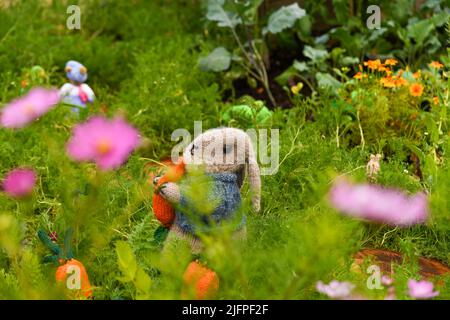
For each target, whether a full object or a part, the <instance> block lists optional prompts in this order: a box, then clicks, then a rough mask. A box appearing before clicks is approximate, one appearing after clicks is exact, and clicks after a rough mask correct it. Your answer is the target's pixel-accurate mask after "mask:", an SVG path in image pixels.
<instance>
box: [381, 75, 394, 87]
mask: <svg viewBox="0 0 450 320" xmlns="http://www.w3.org/2000/svg"><path fill="white" fill-rule="evenodd" d="M380 83H381V84H382V85H383V87H386V88H394V87H395V82H394V79H392V78H391V77H384V78H381V79H380Z"/></svg>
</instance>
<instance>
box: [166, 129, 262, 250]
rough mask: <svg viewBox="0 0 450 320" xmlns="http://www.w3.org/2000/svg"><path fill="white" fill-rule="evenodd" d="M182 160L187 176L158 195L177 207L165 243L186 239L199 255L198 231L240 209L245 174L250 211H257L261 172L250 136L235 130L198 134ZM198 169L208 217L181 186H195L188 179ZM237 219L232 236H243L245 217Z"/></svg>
mask: <svg viewBox="0 0 450 320" xmlns="http://www.w3.org/2000/svg"><path fill="white" fill-rule="evenodd" d="M183 161H184V162H185V164H186V177H185V178H184V179H182V181H181V182H180V183H174V182H167V183H164V184H163V185H162V186H161V188H159V193H160V195H161V196H162V197H163V198H165V199H167V200H168V201H169V202H171V203H173V204H174V206H175V207H176V217H175V221H174V223H173V225H172V227H171V229H170V232H169V236H168V240H170V239H171V238H174V237H176V238H181V239H185V240H188V241H189V243H190V245H191V249H192V251H193V252H194V253H198V252H200V251H201V249H202V243H201V241H200V239H199V238H198V236H197V234H198V232H204V231H207V230H208V228H214V227H215V226H220V224H221V223H222V222H224V221H231V220H233V219H235V218H236V214H237V211H238V210H239V208H240V206H241V195H240V188H241V186H242V183H243V180H244V178H245V176H246V173H247V174H248V181H249V186H250V191H251V193H252V205H253V208H254V210H255V211H259V210H260V194H261V178H260V171H259V166H258V163H257V161H256V155H255V151H254V149H253V146H252V142H251V140H250V137H249V136H248V135H247V134H246V133H245V132H244V131H242V130H240V129H235V128H216V129H211V130H208V131H206V132H204V133H203V134H201V135H199V136H198V137H197V138H196V139H194V141H193V142H191V143H190V144H189V145H188V146H187V147H186V149H185V150H184V153H183ZM199 169H200V170H202V172H204V173H205V176H206V177H207V178H208V182H207V183H208V184H207V183H206V182H205V183H204V185H205V186H206V189H205V193H206V194H205V195H198V197H199V198H202V197H203V199H208V203H209V204H211V205H212V208H211V212H209V214H208V215H204V214H203V212H201V210H199V209H197V208H196V206H195V202H196V199H194V198H195V197H194V198H193V197H192V195H189V192H187V191H186V188H184V187H183V185H184V186H186V184H189V183H190V182H191V181H192V183H196V181H195V178H192V179H191V180H190V178H189V176H190V173H192V172H194V171H195V170H199ZM183 180H184V181H183ZM183 183H184V184H183ZM200 183H203V182H200ZM193 215H194V216H195V217H193ZM238 218H239V219H240V221H238V223H237V225H236V228H235V235H236V236H241V237H245V234H246V227H245V224H246V217H245V215H243V216H242V217H238Z"/></svg>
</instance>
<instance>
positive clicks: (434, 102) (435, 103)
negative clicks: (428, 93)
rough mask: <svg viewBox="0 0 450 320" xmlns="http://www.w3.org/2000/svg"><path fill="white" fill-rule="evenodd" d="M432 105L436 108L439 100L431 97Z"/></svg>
mask: <svg viewBox="0 0 450 320" xmlns="http://www.w3.org/2000/svg"><path fill="white" fill-rule="evenodd" d="M433 104H434V105H435V106H437V105H438V104H439V98H438V97H433Z"/></svg>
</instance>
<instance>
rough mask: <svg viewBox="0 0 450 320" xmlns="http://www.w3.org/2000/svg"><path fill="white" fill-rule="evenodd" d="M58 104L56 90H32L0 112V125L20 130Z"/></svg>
mask: <svg viewBox="0 0 450 320" xmlns="http://www.w3.org/2000/svg"><path fill="white" fill-rule="evenodd" d="M58 102H59V94H58V90H56V89H45V88H40V87H37V88H34V89H31V90H30V92H28V94H27V95H25V96H23V97H20V98H17V99H16V100H13V101H12V102H10V103H9V104H8V105H6V106H5V107H4V108H3V110H2V111H1V115H0V123H1V125H2V126H3V127H5V128H22V127H24V126H26V125H27V124H29V123H30V122H32V121H34V120H36V119H37V118H39V117H41V116H42V115H44V114H45V113H47V112H48V111H49V110H50V109H51V108H52V107H53V106H55V105H56V104H57V103H58Z"/></svg>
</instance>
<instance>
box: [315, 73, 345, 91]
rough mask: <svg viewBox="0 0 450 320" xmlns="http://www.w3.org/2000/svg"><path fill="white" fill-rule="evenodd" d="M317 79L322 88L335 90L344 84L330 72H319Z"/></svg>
mask: <svg viewBox="0 0 450 320" xmlns="http://www.w3.org/2000/svg"><path fill="white" fill-rule="evenodd" d="M316 80H317V84H318V86H319V88H320V89H329V90H333V91H335V90H337V89H339V88H340V87H341V86H342V84H341V83H340V82H339V81H338V80H337V79H336V78H334V77H333V76H332V75H330V74H329V73H322V72H317V73H316Z"/></svg>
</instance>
